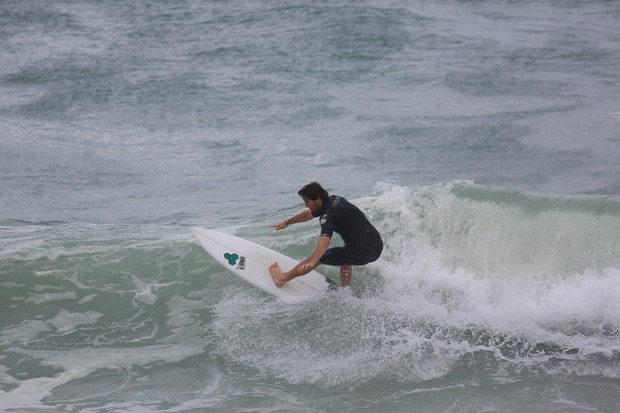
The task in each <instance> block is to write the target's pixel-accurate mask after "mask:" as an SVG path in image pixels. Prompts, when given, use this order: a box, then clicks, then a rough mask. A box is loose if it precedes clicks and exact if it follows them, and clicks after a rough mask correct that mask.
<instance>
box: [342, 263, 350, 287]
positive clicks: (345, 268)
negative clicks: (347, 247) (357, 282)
mask: <svg viewBox="0 0 620 413" xmlns="http://www.w3.org/2000/svg"><path fill="white" fill-rule="evenodd" d="M352 275H353V267H352V266H350V265H341V266H340V285H342V286H343V287H348V286H349V284H351V276H352Z"/></svg>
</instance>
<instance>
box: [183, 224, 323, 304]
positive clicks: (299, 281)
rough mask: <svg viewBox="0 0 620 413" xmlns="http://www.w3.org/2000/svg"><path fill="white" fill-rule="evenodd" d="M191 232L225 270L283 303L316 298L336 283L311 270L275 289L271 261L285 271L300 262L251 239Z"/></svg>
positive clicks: (207, 232) (201, 230) (218, 233)
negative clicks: (270, 271)
mask: <svg viewBox="0 0 620 413" xmlns="http://www.w3.org/2000/svg"><path fill="white" fill-rule="evenodd" d="M192 233H193V234H194V237H196V240H198V242H199V243H200V245H201V246H202V248H203V249H204V250H205V251H207V252H208V253H209V254H210V255H211V256H212V257H213V258H214V259H215V260H216V261H217V262H218V263H219V264H220V265H222V266H223V267H224V268H226V269H227V270H228V271H230V272H231V273H233V274H234V275H236V276H237V277H239V278H241V279H243V280H244V281H247V282H248V283H250V284H252V285H253V286H254V287H256V288H258V289H259V290H261V291H264V292H266V293H267V294H270V295H272V296H274V297H277V298H279V299H280V300H282V301H284V302H286V303H300V302H303V301H306V300H309V299H312V298H315V297H317V296H319V295H321V294H324V293H325V292H326V291H327V290H328V289H329V288H330V287H333V286H335V283H334V281H332V280H329V279H328V278H326V277H325V276H324V275H322V274H320V273H319V272H317V271H311V272H309V273H308V274H306V275H304V276H301V277H297V278H294V279H293V280H291V281H289V282H288V283H286V284H284V285H283V286H282V287H280V288H278V287H276V286H275V284H274V283H273V279H272V278H271V274H270V273H269V267H270V266H271V264H273V263H274V262H277V263H278V264H279V265H280V268H281V269H282V270H284V271H288V270H289V269H291V268H293V267H294V266H295V265H297V264H298V263H299V261H296V260H294V259H293V258H290V257H287V256H286V255H284V254H281V253H279V252H277V251H274V250H272V249H269V248H267V247H264V246H262V245H259V244H256V243H254V242H252V241H248V240H246V239H243V238H240V237H236V236H234V235H230V234H226V233H223V232H219V231H215V230H212V229H203V228H197V227H193V228H192Z"/></svg>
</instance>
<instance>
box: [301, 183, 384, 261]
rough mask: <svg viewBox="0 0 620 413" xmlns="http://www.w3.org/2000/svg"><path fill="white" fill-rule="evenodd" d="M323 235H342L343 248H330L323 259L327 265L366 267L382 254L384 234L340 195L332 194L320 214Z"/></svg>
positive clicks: (318, 215)
mask: <svg viewBox="0 0 620 413" xmlns="http://www.w3.org/2000/svg"><path fill="white" fill-rule="evenodd" d="M312 215H313V216H315V217H319V222H320V224H321V236H325V237H330V238H331V237H332V235H333V233H334V232H336V233H338V234H340V237H341V238H342V240H343V241H344V244H345V245H344V247H334V248H329V249H328V250H327V252H326V253H325V254H324V255H323V257H321V263H323V264H327V265H364V264H368V263H369V262H373V261H376V260H377V259H378V258H379V256H380V255H381V252H382V251H383V241H382V240H381V235H379V232H378V231H377V230H376V228H375V227H373V226H372V224H371V223H370V221H368V218H366V216H365V215H364V213H363V212H362V211H360V209H359V208H358V207H356V206H355V205H353V204H352V203H350V202H349V201H347V200H346V199H344V198H343V197H341V196H337V195H332V196H330V197H329V198H328V201H327V202H326V203H325V205H323V208H322V209H321V210H320V211H319V212H313V213H312Z"/></svg>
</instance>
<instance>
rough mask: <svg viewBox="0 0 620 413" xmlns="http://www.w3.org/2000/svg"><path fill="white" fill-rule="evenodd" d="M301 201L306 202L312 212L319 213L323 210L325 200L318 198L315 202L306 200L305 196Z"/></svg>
mask: <svg viewBox="0 0 620 413" xmlns="http://www.w3.org/2000/svg"><path fill="white" fill-rule="evenodd" d="M301 199H303V200H304V204H305V205H306V207H307V208H308V209H310V211H312V212H319V211H320V210H321V208H323V200H322V199H321V198H318V199H317V200H316V201H313V200H311V199H308V198H306V197H305V196H302V197H301Z"/></svg>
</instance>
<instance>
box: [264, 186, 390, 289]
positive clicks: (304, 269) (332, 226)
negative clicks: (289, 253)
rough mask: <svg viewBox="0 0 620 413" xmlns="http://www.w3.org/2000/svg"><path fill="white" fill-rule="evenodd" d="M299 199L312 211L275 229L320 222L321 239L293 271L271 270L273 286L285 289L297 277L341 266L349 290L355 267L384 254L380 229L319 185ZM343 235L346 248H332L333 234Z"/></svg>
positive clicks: (304, 189) (306, 188)
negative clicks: (332, 266) (325, 266)
mask: <svg viewBox="0 0 620 413" xmlns="http://www.w3.org/2000/svg"><path fill="white" fill-rule="evenodd" d="M297 194H298V195H299V196H301V198H302V199H303V201H304V204H305V205H306V207H307V208H308V209H305V210H303V211H302V212H300V213H299V214H297V215H295V216H293V217H291V218H289V219H287V220H286V221H282V222H279V223H277V224H273V225H271V227H272V228H275V229H276V230H282V229H284V228H286V227H288V226H289V225H291V224H298V223H301V222H306V221H310V220H311V219H313V218H319V223H320V225H321V236H320V237H319V241H318V242H317V245H316V248H315V250H314V252H313V253H312V254H311V255H310V256H309V257H308V258H306V259H305V260H303V261H302V262H300V263H299V264H298V265H297V266H295V267H294V268H292V269H291V270H289V271H286V272H284V271H282V269H281V268H280V266H279V265H278V263H277V262H276V263H273V264H272V265H271V267H269V272H270V273H271V277H272V278H273V282H274V283H275V285H276V286H277V287H282V286H283V285H284V284H286V283H287V282H288V281H290V280H292V279H293V278H295V277H299V276H302V275H305V274H307V273H309V272H310V271H312V270H313V269H315V268H316V267H318V266H319V265H320V264H325V265H334V266H340V283H341V285H342V286H343V287H347V286H348V285H349V284H350V282H351V276H352V274H353V267H352V266H353V265H365V264H368V263H370V262H373V261H376V260H377V259H378V258H379V256H380V255H381V251H383V241H382V240H381V235H379V232H378V231H377V230H376V228H375V227H374V226H373V225H372V224H371V223H370V221H368V218H366V216H365V215H364V213H363V212H362V211H360V209H359V208H357V207H356V206H355V205H353V204H352V203H350V202H349V201H347V200H346V199H344V198H343V197H341V196H338V195H331V196H330V195H329V194H328V193H327V191H326V190H325V189H323V187H322V186H321V185H320V184H319V183H317V182H311V183H309V184H308V185H305V186H304V187H302V188H301V189H300V190H299V192H297ZM334 232H336V233H338V234H340V237H341V238H342V240H343V241H344V246H343V247H332V248H329V243H330V241H331V239H332V235H333V233H334Z"/></svg>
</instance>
